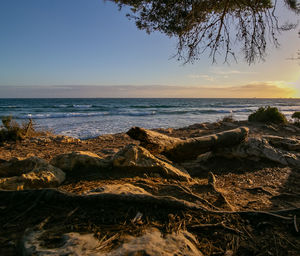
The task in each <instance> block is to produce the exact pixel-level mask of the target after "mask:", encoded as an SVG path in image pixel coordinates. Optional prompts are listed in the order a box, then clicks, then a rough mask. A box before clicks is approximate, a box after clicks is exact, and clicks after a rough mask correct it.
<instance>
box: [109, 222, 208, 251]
mask: <svg viewBox="0 0 300 256" xmlns="http://www.w3.org/2000/svg"><path fill="white" fill-rule="evenodd" d="M196 245H197V240H196V238H195V237H194V235H193V234H191V233H189V232H187V231H179V232H178V233H176V234H175V233H172V234H167V235H165V236H163V235H162V233H161V232H160V231H159V230H158V229H155V228H151V229H148V230H146V232H145V233H144V234H143V235H142V236H139V237H134V236H127V237H125V239H124V243H123V244H122V245H121V246H120V247H119V248H117V249H115V250H113V251H111V252H109V253H107V255H106V256H119V255H148V256H157V255H160V256H174V255H178V256H195V255H197V256H203V254H202V253H201V252H200V251H199V250H198V249H197V246H196Z"/></svg>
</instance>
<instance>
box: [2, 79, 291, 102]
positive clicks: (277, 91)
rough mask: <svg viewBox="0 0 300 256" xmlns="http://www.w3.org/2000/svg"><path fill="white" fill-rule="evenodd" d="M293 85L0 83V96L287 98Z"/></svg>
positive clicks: (276, 83)
mask: <svg viewBox="0 0 300 256" xmlns="http://www.w3.org/2000/svg"><path fill="white" fill-rule="evenodd" d="M295 93H296V91H295V90H294V89H291V88H288V87H285V86H283V85H281V84H280V83H278V82H273V83H272V82H262V83H257V82H256V83H251V84H248V85H242V86H231V87H224V86H163V85H162V86H159V85H154V86H151V85H148V86H125V85H124V86H119V85H118V86H84V85H81V86H79V85H78V86H66V85H64V86H0V95H1V97H13V98H14V97H17V98H18V97H21V98H23V97H25V98H26V97H37V98H38V97H49V98H52V97H63V98H77V97H82V98H90V97H91V98H95V97H99V98H114V97H115V98H253V97H256V98H289V97H293V96H294V95H295Z"/></svg>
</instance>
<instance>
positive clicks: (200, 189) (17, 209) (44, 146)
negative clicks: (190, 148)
mask: <svg viewBox="0 0 300 256" xmlns="http://www.w3.org/2000/svg"><path fill="white" fill-rule="evenodd" d="M239 126H248V127H249V128H250V136H261V135H268V134H269V135H277V136H282V137H291V138H297V139H300V132H299V129H297V128H296V127H293V126H292V125H282V126H278V125H264V124H251V123H248V122H218V123H212V124H209V123H204V124H195V125H191V126H189V127H185V128H181V129H171V128H170V129H157V131H159V132H161V133H164V134H167V135H169V136H174V137H180V138H191V137H198V136H203V135H208V134H213V133H216V132H220V131H224V130H229V129H233V128H235V127H239ZM128 144H139V142H138V141H134V140H132V139H131V138H130V137H129V136H127V135H126V134H114V135H103V136H99V137H97V138H93V139H88V140H84V141H74V142H62V141H53V140H50V141H48V140H45V139H44V140H43V139H42V140H32V139H27V140H24V141H21V142H17V143H6V144H4V145H2V146H0V161H1V159H3V160H9V159H11V158H13V157H22V158H24V157H29V156H38V157H40V158H43V159H45V160H47V161H49V160H50V159H51V158H53V157H54V156H56V155H59V154H62V153H66V152H71V151H91V152H93V153H96V154H98V155H99V156H101V157H103V158H107V159H110V158H111V157H112V156H113V155H114V154H115V153H116V152H118V151H119V150H120V149H122V148H123V147H124V146H126V145H128ZM187 171H188V172H189V173H190V175H191V176H192V178H193V180H192V181H189V182H180V181H174V180H167V179H162V178H138V177H136V178H123V179H105V180H104V179H99V178H98V177H97V176H89V177H83V176H81V177H69V178H68V179H67V180H66V181H65V182H64V183H63V184H62V185H61V186H60V187H59V188H58V191H61V192H67V193H73V194H76V195H85V194H87V193H90V192H91V191H93V190H95V189H97V188H99V187H103V186H109V185H116V186H119V185H126V184H130V185H133V186H134V187H136V188H139V189H142V190H143V191H145V192H147V193H149V194H151V195H154V196H172V197H174V198H176V199H179V200H185V201H187V202H195V201H197V202H199V201H200V205H202V206H203V207H204V208H205V209H209V210H216V209H217V210H218V211H219V212H218V213H213V212H205V211H195V210H192V209H184V208H182V209H178V208H176V207H167V206H163V205H155V204H150V203H147V202H146V203H141V202H132V203H128V202H127V203H126V202H125V201H124V202H122V201H120V202H109V201H106V202H105V203H102V204H101V205H95V204H94V203H92V202H91V203H86V204H77V203H76V202H75V203H74V202H73V201H72V202H71V201H70V203H60V202H53V201H51V200H50V199H49V200H48V201H47V202H46V201H45V202H40V201H38V203H34V202H35V201H34V199H33V198H34V197H33V198H32V196H31V195H29V196H28V198H27V199H26V200H23V201H18V200H17V199H15V200H14V201H12V200H10V201H5V200H4V201H1V202H0V217H1V218H0V219H1V221H0V226H1V227H2V228H1V231H0V254H1V255H15V254H18V253H20V251H19V250H20V240H21V238H22V237H23V236H24V232H25V230H27V229H28V228H32V227H34V226H36V225H40V224H41V223H44V224H43V225H44V226H43V227H45V229H47V230H51V232H50V231H49V232H48V233H47V235H45V236H46V238H45V239H44V241H45V243H46V244H47V245H48V246H54V247H55V246H57V241H56V239H57V237H59V236H60V235H61V234H62V233H65V232H70V231H76V232H81V233H82V232H83V233H92V234H94V237H95V238H97V239H99V241H102V242H105V241H107V242H106V244H105V246H103V253H104V254H103V255H105V252H108V251H110V250H112V249H113V248H118V246H119V245H120V243H121V242H120V241H121V239H120V237H118V236H116V234H120V232H121V233H122V234H123V233H124V234H126V235H133V236H138V235H140V234H142V233H143V230H145V229H147V228H149V227H151V228H153V227H155V228H157V229H159V230H160V231H161V232H163V233H166V234H167V233H172V232H178V231H179V230H187V231H189V232H191V233H192V234H194V235H195V236H196V239H197V248H198V249H199V250H200V251H201V252H202V253H203V254H204V255H299V252H300V239H299V232H297V228H298V227H299V223H300V218H299V213H300V212H299V210H296V211H291V212H289V211H287V212H283V214H279V213H280V211H282V210H286V209H291V208H293V209H294V208H300V166H299V167H298V168H297V167H289V166H282V165H280V164H278V163H274V162H271V161H267V160H261V161H258V162H257V161H252V160H250V159H246V160H238V159H226V158H222V157H214V158H211V159H209V160H208V161H207V162H206V163H204V164H201V165H199V166H193V167H191V168H190V169H187ZM210 172H212V173H213V174H214V177H215V184H214V186H211V184H210V183H209V177H210V176H209V175H210V174H209V173H210ZM126 186H127V185H126ZM127 187H128V186H127ZM0 197H1V196H0ZM1 198H3V197H1ZM72 200H73V199H72ZM74 200H75V199H74ZM228 211H231V212H237V211H238V212H246V211H247V212H248V213H246V214H238V213H227V212H228ZM258 211H259V212H261V213H259V214H256V212H258ZM270 211H276V213H275V215H277V214H278V215H280V216H284V217H286V218H284V217H283V218H281V217H276V216H271V215H266V214H264V213H263V212H270ZM139 212H140V213H142V217H141V218H140V220H139V222H136V221H133V220H134V219H135V217H136V215H137V213H139ZM249 212H251V213H249ZM294 216H296V217H294ZM110 238H111V239H110ZM109 239H110V240H109ZM226 253H227V254H226ZM134 255H146V254H134Z"/></svg>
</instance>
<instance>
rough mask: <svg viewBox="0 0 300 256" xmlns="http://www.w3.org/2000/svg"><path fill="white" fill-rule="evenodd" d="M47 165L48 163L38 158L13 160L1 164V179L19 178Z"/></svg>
mask: <svg viewBox="0 0 300 256" xmlns="http://www.w3.org/2000/svg"><path fill="white" fill-rule="evenodd" d="M47 165H48V162H47V161H45V160H44V159H41V158H38V157H36V156H32V157H29V158H26V159H21V158H12V159H11V160H9V161H7V162H3V163H0V177H13V176H19V175H21V174H24V173H27V172H30V171H32V170H33V169H36V168H38V167H41V166H47Z"/></svg>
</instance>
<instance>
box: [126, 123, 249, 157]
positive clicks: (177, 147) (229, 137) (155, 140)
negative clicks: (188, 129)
mask: <svg viewBox="0 0 300 256" xmlns="http://www.w3.org/2000/svg"><path fill="white" fill-rule="evenodd" d="M248 133H249V128H247V127H240V128H236V129H233V130H229V131H224V132H220V133H215V134H212V135H207V136H202V137H196V138H189V139H179V138H174V137H170V136H167V135H164V134H161V133H158V132H155V131H151V130H147V129H144V128H140V127H133V128H131V129H130V130H129V131H128V132H127V134H128V135H129V136H130V137H131V138H132V139H135V140H139V141H140V142H141V146H142V147H144V148H146V149H148V150H149V151H150V152H151V153H153V154H159V153H160V154H163V155H165V156H167V157H168V158H169V159H170V160H172V161H176V162H181V161H185V160H191V159H196V158H197V156H198V155H201V154H203V153H205V152H208V151H212V150H214V149H215V148H218V149H219V148H226V147H231V146H234V145H238V144H240V143H242V142H244V141H245V140H246V138H247V137H248Z"/></svg>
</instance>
